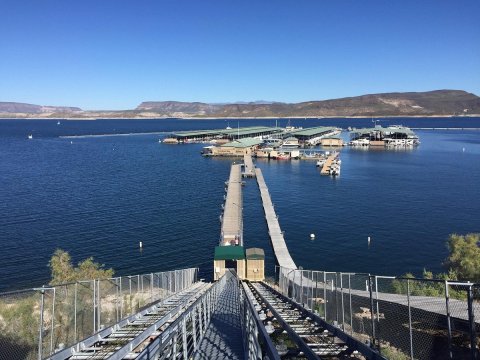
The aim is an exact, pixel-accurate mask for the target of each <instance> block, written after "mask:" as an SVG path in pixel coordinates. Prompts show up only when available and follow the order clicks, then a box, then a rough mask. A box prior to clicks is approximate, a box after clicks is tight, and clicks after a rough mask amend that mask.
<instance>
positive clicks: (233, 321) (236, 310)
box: [195, 274, 245, 360]
mask: <svg viewBox="0 0 480 360" xmlns="http://www.w3.org/2000/svg"><path fill="white" fill-rule="evenodd" d="M226 276H228V274H227V275H226ZM239 299H240V289H239V288H238V285H237V279H236V278H235V277H234V276H232V277H230V278H229V279H228V280H227V283H226V284H225V288H224V289H223V291H222V292H221V293H220V295H219V297H218V300H217V301H218V302H217V309H216V310H215V312H214V313H213V314H212V318H211V320H210V324H209V325H208V327H207V330H206V332H205V336H204V338H203V339H202V341H201V342H200V344H199V347H198V350H197V352H196V354H195V359H196V360H211V359H232V360H234V359H242V360H243V359H244V358H245V355H244V349H243V334H242V327H241V318H240V301H239Z"/></svg>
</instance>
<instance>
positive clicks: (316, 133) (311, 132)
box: [286, 126, 341, 145]
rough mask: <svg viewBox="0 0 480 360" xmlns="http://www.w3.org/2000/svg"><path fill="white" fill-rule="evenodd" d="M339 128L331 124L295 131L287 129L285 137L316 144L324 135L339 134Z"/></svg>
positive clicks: (302, 142) (303, 142)
mask: <svg viewBox="0 0 480 360" xmlns="http://www.w3.org/2000/svg"><path fill="white" fill-rule="evenodd" d="M340 132H341V129H339V128H337V127H333V126H316V127H310V128H306V129H299V130H295V131H289V132H287V133H286V136H287V137H294V138H296V139H298V141H299V143H300V144H312V145H316V144H319V143H320V140H321V139H322V138H324V137H329V136H333V135H336V134H339V133H340Z"/></svg>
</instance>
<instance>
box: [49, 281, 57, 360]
mask: <svg viewBox="0 0 480 360" xmlns="http://www.w3.org/2000/svg"><path fill="white" fill-rule="evenodd" d="M55 290H56V289H55V288H53V298H52V330H51V331H50V354H53V333H54V331H55ZM50 354H49V355H50Z"/></svg>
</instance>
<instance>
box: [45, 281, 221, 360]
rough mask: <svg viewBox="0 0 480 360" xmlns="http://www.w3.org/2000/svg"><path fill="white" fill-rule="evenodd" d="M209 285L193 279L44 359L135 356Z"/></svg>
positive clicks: (74, 359) (121, 357)
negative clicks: (178, 290)
mask: <svg viewBox="0 0 480 360" xmlns="http://www.w3.org/2000/svg"><path fill="white" fill-rule="evenodd" d="M211 286H212V284H208V283H203V282H197V283H194V284H193V285H192V286H190V287H189V288H187V289H186V290H183V291H181V292H179V293H177V294H174V295H172V296H170V297H168V298H167V299H165V300H163V301H160V302H159V303H157V304H155V305H152V306H150V307H148V308H146V309H144V310H143V311H140V312H139V313H137V314H135V315H132V316H130V317H128V318H126V319H124V320H122V321H120V322H119V323H117V324H115V325H114V326H111V327H109V328H106V329H104V330H102V331H100V332H98V333H97V334H95V335H93V336H91V337H89V338H87V339H85V340H83V341H81V342H79V343H77V344H76V345H73V346H71V347H69V348H67V349H64V350H62V351H60V352H58V353H56V354H54V355H52V356H51V357H49V358H48V359H52V360H59V359H70V360H84V359H92V360H93V359H95V360H96V359H136V358H137V357H138V355H139V353H140V352H141V350H143V348H145V347H146V345H148V344H149V343H151V342H152V341H154V340H155V338H157V337H158V336H159V335H160V334H161V333H162V332H164V331H166V330H167V329H168V327H169V326H170V325H171V324H172V323H173V322H174V321H175V319H177V318H178V317H179V316H180V315H181V314H182V313H183V312H184V311H185V310H187V309H188V308H189V307H190V306H191V305H192V304H193V303H194V302H195V301H196V300H197V299H199V298H200V297H201V296H202V295H203V294H205V292H206V291H207V290H208V289H209V288H210V287H211Z"/></svg>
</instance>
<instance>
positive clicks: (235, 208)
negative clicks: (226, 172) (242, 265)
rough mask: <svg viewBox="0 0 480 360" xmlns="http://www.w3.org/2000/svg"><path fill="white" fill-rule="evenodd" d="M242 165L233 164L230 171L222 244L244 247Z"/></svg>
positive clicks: (223, 218)
mask: <svg viewBox="0 0 480 360" xmlns="http://www.w3.org/2000/svg"><path fill="white" fill-rule="evenodd" d="M241 167H242V165H240V164H233V165H232V167H231V169H230V178H229V179H228V182H227V183H226V185H227V186H228V188H227V195H226V198H225V209H224V212H223V217H222V233H221V239H222V244H220V245H226V244H227V243H228V244H229V245H232V242H233V245H235V244H236V241H238V245H240V246H243V214H242V210H243V209H242V208H243V203H242V175H241Z"/></svg>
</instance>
